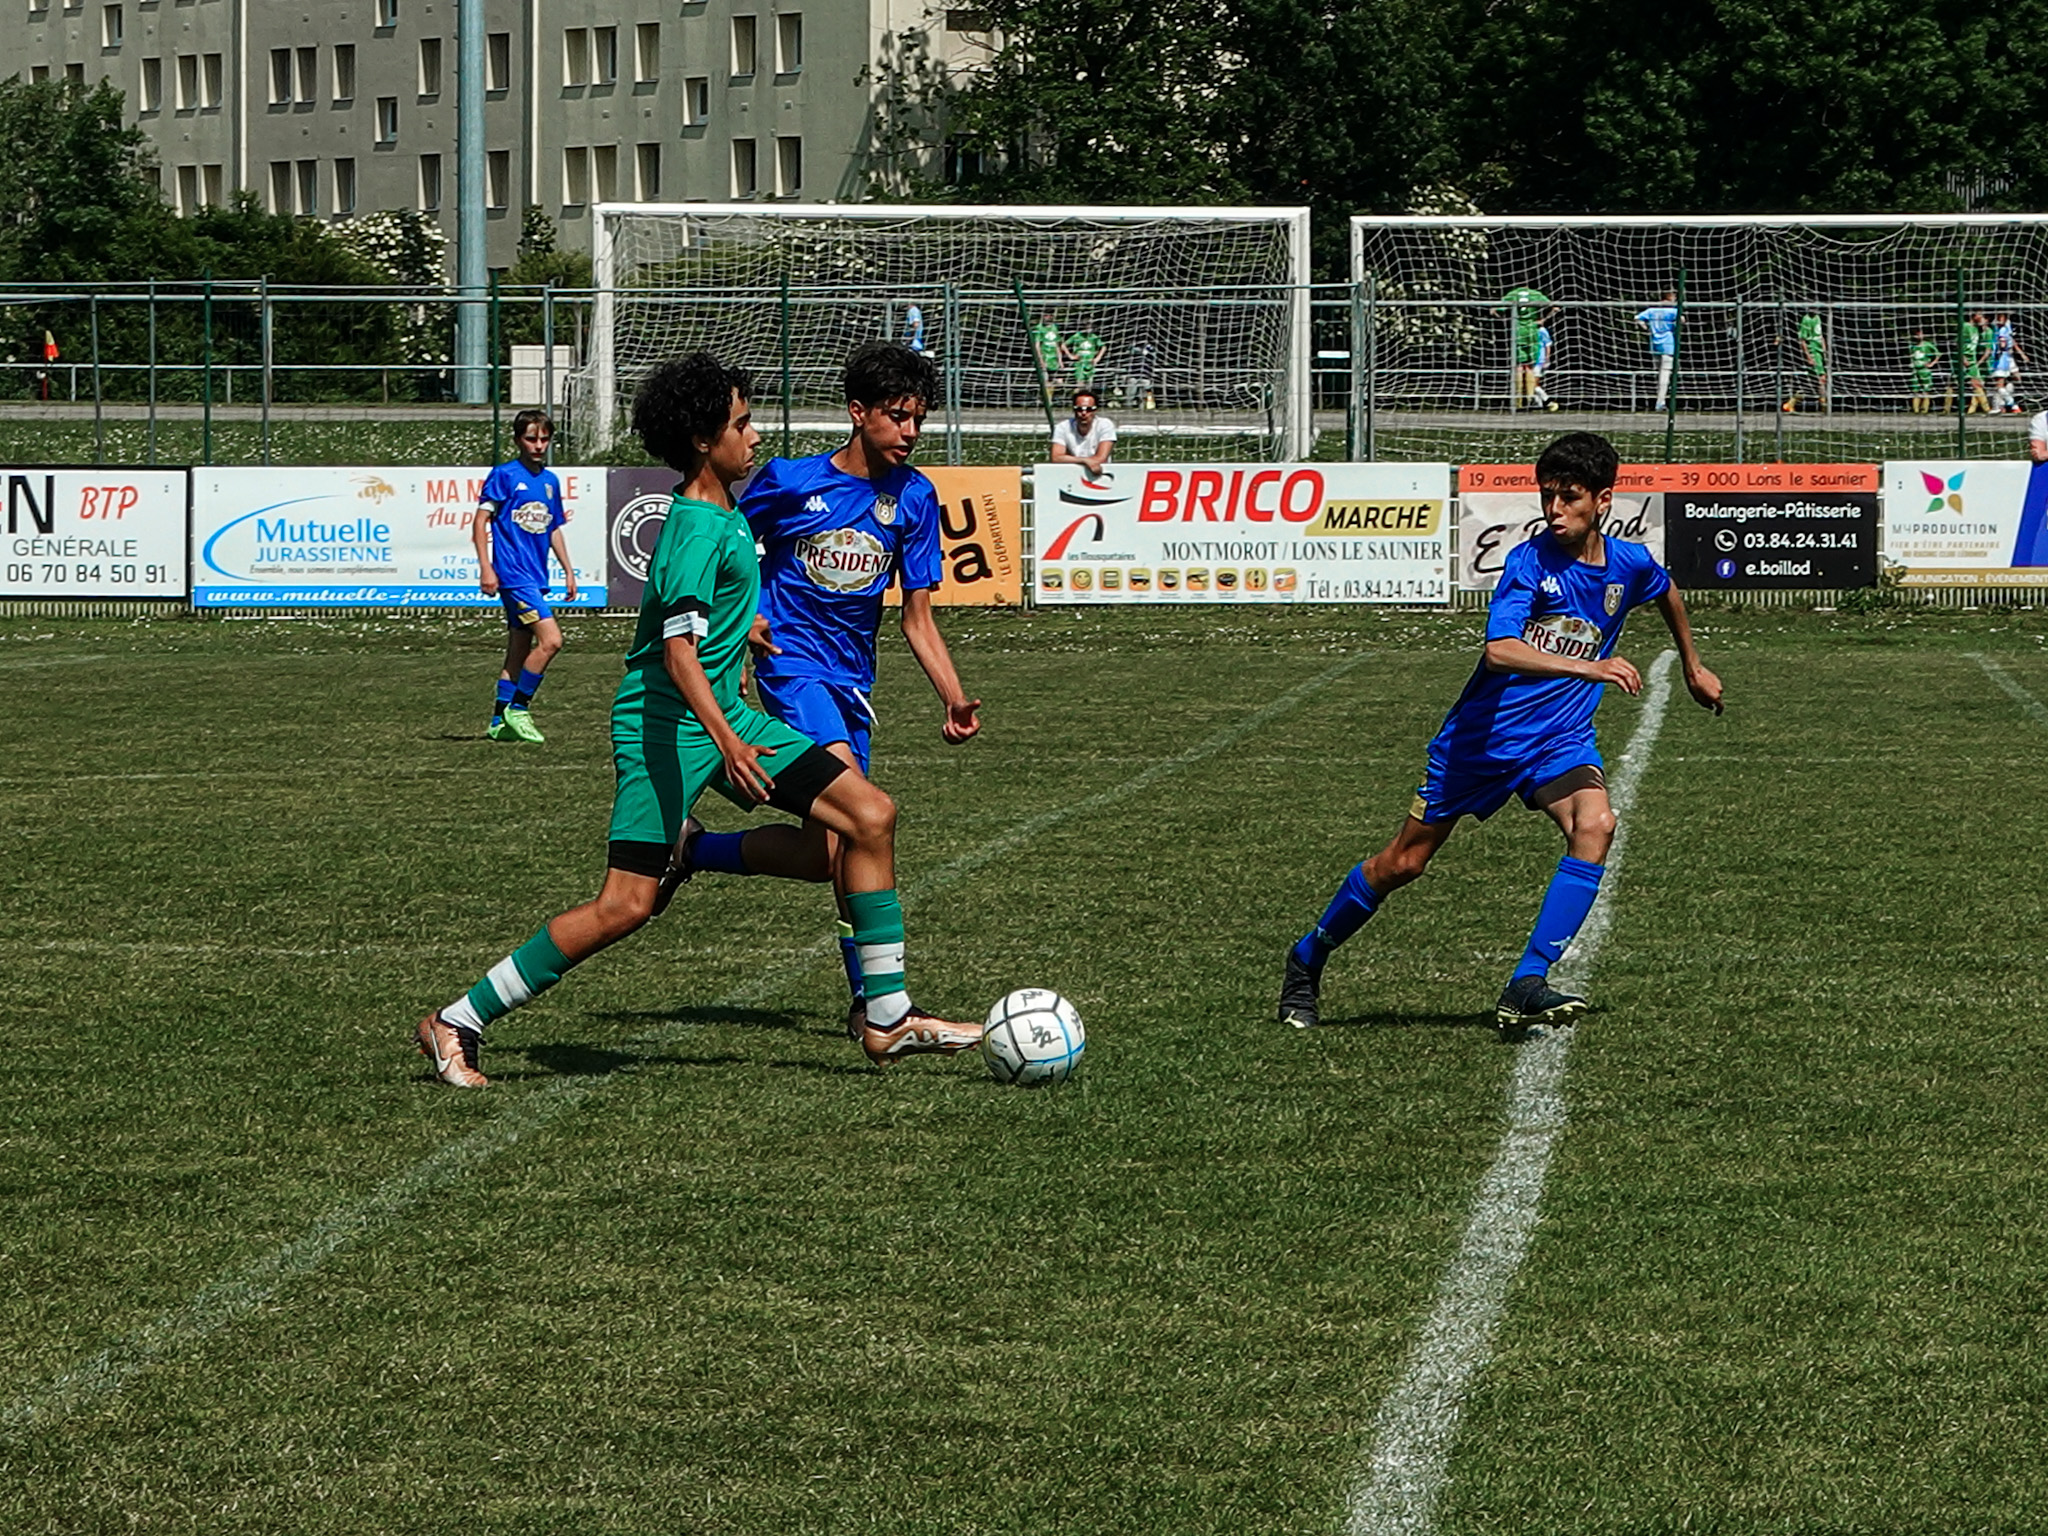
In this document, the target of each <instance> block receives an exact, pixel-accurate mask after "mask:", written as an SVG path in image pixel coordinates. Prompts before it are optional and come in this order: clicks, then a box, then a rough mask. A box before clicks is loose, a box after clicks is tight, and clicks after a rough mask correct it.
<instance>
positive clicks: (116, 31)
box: [100, 5, 121, 48]
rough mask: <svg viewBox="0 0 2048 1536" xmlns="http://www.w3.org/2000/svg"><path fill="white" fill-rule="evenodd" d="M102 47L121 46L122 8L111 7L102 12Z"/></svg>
mask: <svg viewBox="0 0 2048 1536" xmlns="http://www.w3.org/2000/svg"><path fill="white" fill-rule="evenodd" d="M100 46H101V47H102V48H118V47H120V46H121V7H119V6H118V5H110V6H108V7H106V8H105V9H104V10H102V11H101V12H100Z"/></svg>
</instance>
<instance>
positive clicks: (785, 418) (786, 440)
mask: <svg viewBox="0 0 2048 1536" xmlns="http://www.w3.org/2000/svg"><path fill="white" fill-rule="evenodd" d="M781 326H782V334H781V345H782V456H783V457H784V458H785V459H787V458H792V457H794V455H793V454H792V452H791V441H790V424H789V406H790V391H789V269H788V268H787V267H784V268H783V269H782V317H781Z"/></svg>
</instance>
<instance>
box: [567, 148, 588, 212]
mask: <svg viewBox="0 0 2048 1536" xmlns="http://www.w3.org/2000/svg"><path fill="white" fill-rule="evenodd" d="M589 201H590V151H589V150H588V149H585V148H583V147H581V146H578V147H577V148H575V149H565V150H563V151H562V202H563V203H564V205H566V206H568V207H571V208H580V207H582V206H583V205H584V204H585V203H587V202H589Z"/></svg>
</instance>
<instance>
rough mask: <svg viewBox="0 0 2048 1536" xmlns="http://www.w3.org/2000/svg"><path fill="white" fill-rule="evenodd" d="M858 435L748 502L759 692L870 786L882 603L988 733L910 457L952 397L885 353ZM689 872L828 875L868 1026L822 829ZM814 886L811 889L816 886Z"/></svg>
mask: <svg viewBox="0 0 2048 1536" xmlns="http://www.w3.org/2000/svg"><path fill="white" fill-rule="evenodd" d="M845 386H846V409H847V414H848V416H849V417H850V418H851V422H852V429H853V430H852V432H851V434H850V435H849V436H848V438H847V441H846V442H845V444H844V445H843V446H841V447H839V448H838V449H835V450H834V451H832V452H830V453H821V454H816V455H814V456H812V457H810V458H806V459H771V460H769V461H768V464H767V466H766V467H765V468H763V469H762V470H761V472H760V473H759V474H757V475H755V476H754V478H753V480H752V481H751V482H749V483H748V485H747V488H746V492H745V494H744V495H743V496H742V497H741V499H740V510H741V511H742V512H743V513H745V514H746V517H747V521H748V523H749V524H750V525H751V526H752V528H753V530H754V537H755V538H756V539H757V540H758V541H759V543H760V547H761V552H762V553H761V617H760V623H759V624H757V625H756V627H755V634H754V647H753V648H754V681H755V684H756V686H757V687H758V688H759V690H760V694H761V706H762V708H764V709H765V710H767V712H768V713H769V714H770V715H772V716H773V717H774V718H775V719H777V720H780V721H782V722H783V723H785V724H787V725H791V726H794V727H795V728H796V729H797V730H799V731H801V732H803V733H804V735H806V736H808V737H809V738H810V739H811V740H813V741H815V742H817V743H818V745H820V746H821V747H823V748H825V749H826V750H827V751H828V752H830V753H832V754H833V755H834V756H835V757H837V758H838V759H839V760H840V761H841V762H843V763H845V764H846V765H847V766H848V767H849V768H853V769H857V770H858V771H859V772H860V773H862V774H863V775H865V774H866V773H867V772H868V764H869V751H870V740H871V732H872V728H873V725H874V719H875V712H874V709H873V707H872V706H871V705H870V704H869V702H868V696H869V694H870V693H871V692H872V691H873V689H874V683H875V640H876V637H877V635H878V634H879V633H880V630H881V626H882V596H883V594H884V593H885V592H886V591H887V590H888V588H889V583H890V581H891V580H892V579H894V580H898V581H900V583H901V585H902V588H903V638H904V639H905V640H906V641H907V642H909V645H910V650H911V654H912V655H914V656H915V657H916V658H917V661H918V665H919V666H921V667H922V668H923V669H924V674H925V676H926V677H928V678H929V679H931V684H932V687H933V688H934V689H935V690H936V691H937V693H938V695H939V702H940V703H941V704H942V705H943V706H944V708H945V718H944V719H943V720H942V721H941V722H940V726H939V731H940V734H941V735H942V736H943V737H944V738H945V740H946V741H948V742H951V743H954V744H956V745H957V744H958V743H960V742H963V741H966V740H968V739H969V738H970V737H972V736H973V735H974V734H975V733H976V732H977V731H979V730H980V729H981V721H980V719H979V718H978V717H977V715H976V711H978V710H979V709H980V708H981V700H979V699H970V698H968V697H967V695H966V692H965V690H964V689H962V688H961V686H960V677H959V674H958V673H957V672H956V671H955V670H954V667H953V658H952V655H951V653H950V652H948V651H947V649H946V642H945V639H944V637H943V636H941V635H940V633H939V628H938V625H937V623H936V622H935V621H934V620H933V618H932V590H933V589H934V588H935V587H937V586H938V585H939V583H940V581H941V579H942V577H943V574H944V573H943V559H942V554H941V550H940V547H939V498H938V493H937V492H936V491H935V490H934V489H933V487H932V483H931V481H930V480H928V479H926V478H925V477H924V476H923V475H922V474H920V473H919V472H918V471H917V470H915V469H912V468H911V467H910V455H911V453H912V451H913V450H914V449H915V448H916V447H917V439H918V435H919V432H920V430H921V429H922V427H923V425H924V418H925V412H926V410H927V409H928V408H929V406H930V403H931V399H932V396H933V395H934V394H936V393H937V389H938V374H937V371H936V370H935V369H934V368H933V366H932V363H931V360H930V359H929V358H926V357H921V356H919V355H918V354H917V353H916V352H915V351H913V350H911V349H910V348H908V347H904V346H900V345H898V344H896V343H894V342H886V341H878V342H869V343H867V344H866V345H864V346H861V347H859V348H857V349H856V350H855V351H854V353H853V355H852V357H850V358H849V359H848V360H847V364H846V373H845ZM687 859H688V867H689V868H690V869H692V870H693V871H694V870H699V869H701V870H709V871H712V872H714V873H719V874H730V875H755V874H767V875H781V876H785V877H789V878H795V879H803V878H816V877H817V876H818V874H819V873H821V872H828V873H829V874H830V876H831V878H832V880H833V882H834V886H835V889H836V891H837V894H838V896H839V902H840V924H839V939H840V948H841V951H842V953H843V955H844V957H845V961H846V975H847V983H848V985H849V987H850V988H851V990H852V993H853V1000H852V1002H851V1004H850V1005H849V1011H848V1015H847V1032H848V1033H849V1034H850V1035H853V1036H854V1037H855V1038H859V1031H860V1030H861V1028H862V1027H863V1022H864V1017H865V1002H864V999H863V996H862V991H861V967H860V960H859V956H858V954H857V953H856V952H855V945H854V939H853V929H852V926H851V924H850V921H849V920H848V917H847V913H846V887H845V883H844V879H843V871H842V869H841V867H840V865H841V859H840V851H839V848H838V846H837V843H836V840H835V839H833V838H831V837H830V836H829V835H828V833H827V830H826V829H825V828H823V827H819V826H815V825H814V826H810V827H807V828H805V829H804V833H803V836H802V838H801V839H799V838H798V836H797V835H796V829H794V828H790V827H785V826H775V827H761V828H756V829H755V830H753V831H750V832H744V833H741V832H704V833H699V834H697V835H695V836H693V837H692V838H691V839H690V842H689V847H688V852H687ZM807 872H808V873H807Z"/></svg>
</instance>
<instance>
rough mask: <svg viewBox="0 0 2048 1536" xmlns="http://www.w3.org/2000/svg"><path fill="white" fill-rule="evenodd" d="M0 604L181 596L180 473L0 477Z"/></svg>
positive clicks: (4, 473) (35, 472)
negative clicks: (3, 505) (1, 487)
mask: <svg viewBox="0 0 2048 1536" xmlns="http://www.w3.org/2000/svg"><path fill="white" fill-rule="evenodd" d="M0 477H4V479H5V481H6V485H7V510H6V528H7V538H6V543H5V547H4V549H0V597H183V596H184V595H185V499H186V480H185V471H184V470H182V469H112V468H106V469H32V468H24V469H0Z"/></svg>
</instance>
